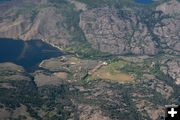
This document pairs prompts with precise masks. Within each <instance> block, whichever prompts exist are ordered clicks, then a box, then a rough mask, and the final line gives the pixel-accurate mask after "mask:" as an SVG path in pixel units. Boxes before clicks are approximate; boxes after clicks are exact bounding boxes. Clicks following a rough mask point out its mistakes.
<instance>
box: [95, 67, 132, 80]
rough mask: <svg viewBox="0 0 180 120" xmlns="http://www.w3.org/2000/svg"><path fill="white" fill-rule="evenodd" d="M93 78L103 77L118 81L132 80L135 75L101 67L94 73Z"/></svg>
mask: <svg viewBox="0 0 180 120" xmlns="http://www.w3.org/2000/svg"><path fill="white" fill-rule="evenodd" d="M92 78H93V79H97V78H100V79H103V80H112V81H116V82H130V81H133V80H134V77H133V76H131V75H129V74H127V73H121V72H113V73H112V72H110V71H107V70H106V67H102V68H101V69H99V70H97V71H96V72H94V73H93V75H92Z"/></svg>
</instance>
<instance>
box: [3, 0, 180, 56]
mask: <svg viewBox="0 0 180 120" xmlns="http://www.w3.org/2000/svg"><path fill="white" fill-rule="evenodd" d="M0 8H2V9H1V11H0V14H1V17H0V37H4V38H20V39H23V40H29V39H42V40H44V41H46V42H48V43H50V44H52V45H55V46H58V47H59V46H61V47H66V46H68V45H70V44H71V43H74V41H75V40H79V39H83V40H84V39H85V38H84V35H85V37H86V39H87V41H88V42H89V43H90V44H91V46H92V47H93V48H95V49H97V50H100V51H102V52H108V53H112V54H120V55H125V54H134V55H156V54H157V53H159V51H164V52H165V53H168V54H176V55H179V54H180V32H179V31H180V24H179V23H180V10H179V8H180V3H179V2H178V1H177V0H171V1H169V2H165V3H162V4H160V5H159V6H157V7H156V8H153V9H151V8H143V7H137V6H134V7H131V8H130V7H128V6H126V7H119V8H118V7H115V6H106V7H105V6H99V7H96V8H91V9H90V8H89V7H88V5H86V4H84V3H81V2H78V1H76V0H67V1H66V0H62V1H52V0H38V1H35V0H31V1H23V0H13V1H11V2H7V3H6V2H5V3H3V4H0ZM66 8H67V9H66ZM68 10H69V11H68ZM67 11H68V12H67ZM72 11H76V14H74V13H72ZM77 11H78V12H77ZM79 13H81V15H80V21H78V20H79V18H78V17H79V16H78V15H79ZM74 21H75V22H74ZM78 22H79V26H80V28H81V29H82V31H81V29H80V28H79V26H78ZM82 32H83V33H84V35H83V33H82ZM74 36H75V37H74ZM82 36H83V37H82Z"/></svg>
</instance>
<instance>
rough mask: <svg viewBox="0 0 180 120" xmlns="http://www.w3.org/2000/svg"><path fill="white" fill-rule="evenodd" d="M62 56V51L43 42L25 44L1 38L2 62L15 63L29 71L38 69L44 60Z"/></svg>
mask: <svg viewBox="0 0 180 120" xmlns="http://www.w3.org/2000/svg"><path fill="white" fill-rule="evenodd" d="M61 55H62V52H61V51H59V50H58V49H57V48H54V47H52V46H51V45H49V44H47V43H44V42H42V41H41V40H31V41H26V42H24V41H22V40H13V39H4V38H0V62H1V63H2V62H13V63H15V64H18V65H21V66H23V67H24V68H25V69H26V70H29V71H31V70H33V69H35V68H37V66H38V64H39V63H40V62H41V61H42V60H44V59H49V58H52V57H57V56H61Z"/></svg>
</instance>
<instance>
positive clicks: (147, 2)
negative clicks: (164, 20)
mask: <svg viewBox="0 0 180 120" xmlns="http://www.w3.org/2000/svg"><path fill="white" fill-rule="evenodd" d="M135 1H136V2H137V3H141V4H149V3H152V2H153V0H135Z"/></svg>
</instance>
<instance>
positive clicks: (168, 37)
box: [154, 0, 180, 54]
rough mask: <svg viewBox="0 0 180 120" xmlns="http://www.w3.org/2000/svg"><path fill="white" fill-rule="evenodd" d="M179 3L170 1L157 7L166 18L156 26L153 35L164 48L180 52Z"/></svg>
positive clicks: (173, 0) (174, 0)
mask: <svg viewBox="0 0 180 120" xmlns="http://www.w3.org/2000/svg"><path fill="white" fill-rule="evenodd" d="M179 8H180V3H179V2H178V1H176V0H172V1H170V2H168V3H164V4H162V5H160V6H158V7H157V10H160V11H162V12H163V14H165V15H166V16H167V19H163V20H162V21H161V24H157V25H156V27H155V28H154V33H155V34H156V35H157V36H158V37H159V38H160V40H161V43H162V44H164V45H165V46H164V47H166V48H168V49H172V50H174V51H177V52H178V54H179V52H180V9H179Z"/></svg>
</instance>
